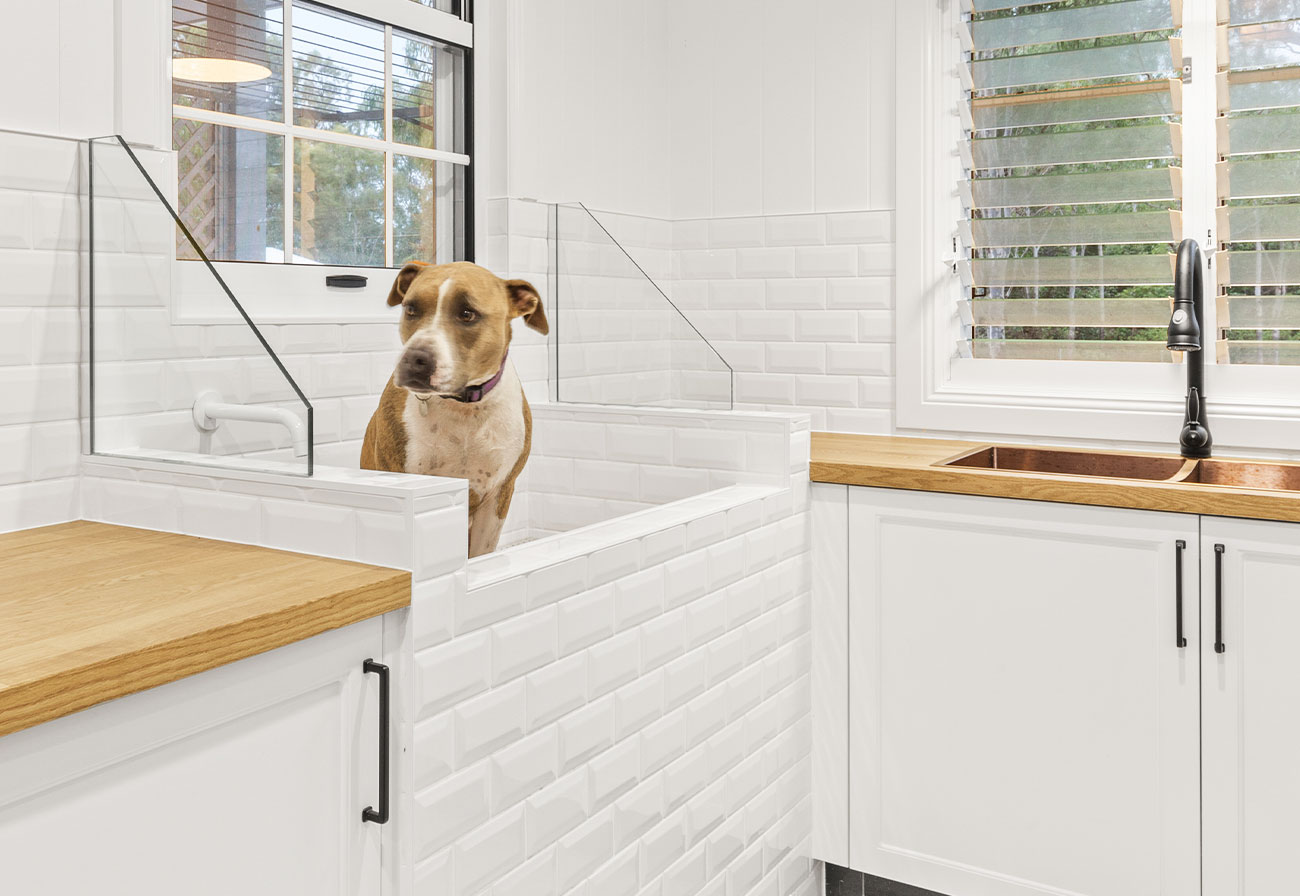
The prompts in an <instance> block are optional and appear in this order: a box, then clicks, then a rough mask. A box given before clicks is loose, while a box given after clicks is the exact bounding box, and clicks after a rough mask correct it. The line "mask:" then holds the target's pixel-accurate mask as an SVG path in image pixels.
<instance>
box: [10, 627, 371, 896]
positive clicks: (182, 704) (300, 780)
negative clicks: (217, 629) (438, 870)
mask: <svg viewBox="0 0 1300 896" xmlns="http://www.w3.org/2000/svg"><path fill="white" fill-rule="evenodd" d="M381 625H382V621H381V620H380V619H372V620H367V621H366V622H361V623H357V624H355V625H351V626H348V627H346V628H343V629H338V630H336V631H332V632H327V633H325V634H322V635H318V636H316V637H314V638H310V639H308V640H306V641H302V642H300V643H297V644H293V645H290V646H288V647H283V648H280V649H278V650H273V651H270V652H268V653H265V654H262V655H259V656H254V657H251V658H249V659H246V660H242V661H240V662H237V663H232V664H230V665H227V666H223V667H220V668H217V669H213V670H211V671H209V672H204V673H202V674H199V675H195V676H192V677H190V678H186V679H182V680H180V681H177V682H174V683H172V684H168V685H163V686H162V687H158V688H154V689H152V690H149V691H144V692H142V693H139V694H133V695H131V696H129V697H124V698H122V699H120V700H114V701H110V702H108V703H105V704H101V705H100V706H96V707H93V708H91V709H88V710H86V711H84V712H80V713H75V714H73V715H71V716H67V717H65V718H62V719H58V720H56V721H53V722H49V723H46V724H44V725H40V726H37V727H35V728H31V729H28V730H26V731H19V732H16V733H14V734H11V735H8V736H7V737H0V890H2V891H3V892H6V893H32V894H35V893H48V894H74V893H77V894H91V893H93V894H95V896H177V894H182V893H183V894H185V896H230V894H234V893H238V894H241V896H249V894H255V896H378V894H379V893H380V891H381V877H380V873H381V869H380V867H379V859H380V838H381V836H383V833H382V829H381V828H380V827H378V826H376V825H374V824H369V823H365V822H363V821H362V818H361V813H362V809H363V808H365V807H366V806H367V805H374V804H375V803H374V801H375V800H376V799H377V798H378V794H377V786H378V782H377V772H376V762H377V756H378V752H377V751H378V747H377V740H378V720H377V712H378V695H377V686H376V683H375V681H374V680H373V679H374V678H375V676H374V675H369V676H367V675H366V674H365V673H364V671H363V670H362V663H363V662H364V661H365V660H366V659H367V658H368V657H374V658H376V659H379V658H381V657H382V654H381V650H382V634H381Z"/></svg>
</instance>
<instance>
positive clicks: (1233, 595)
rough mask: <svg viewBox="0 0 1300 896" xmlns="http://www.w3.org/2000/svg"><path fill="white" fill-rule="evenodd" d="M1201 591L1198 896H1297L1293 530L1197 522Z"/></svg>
mask: <svg viewBox="0 0 1300 896" xmlns="http://www.w3.org/2000/svg"><path fill="white" fill-rule="evenodd" d="M1220 547H1221V552H1220V551H1219V550H1216V549H1217V548H1220ZM1201 583H1202V584H1201V619H1202V621H1201V626H1202V631H1203V634H1202V637H1201V699H1202V704H1203V705H1202V724H1201V731H1202V750H1203V756H1202V768H1203V789H1202V799H1203V801H1204V803H1203V805H1204V836H1205V840H1204V850H1205V878H1204V887H1205V888H1204V891H1203V892H1204V893H1205V894H1206V896H1274V894H1278V893H1286V892H1294V891H1295V889H1296V883H1295V878H1296V871H1295V854H1296V844H1297V842H1300V812H1297V808H1296V807H1297V806H1300V710H1298V709H1297V708H1298V707H1300V648H1298V647H1297V643H1298V641H1297V639H1298V638H1300V526H1296V525H1294V524H1290V523H1261V522H1253V521H1247V520H1225V519H1214V518H1210V517H1206V518H1204V519H1203V520H1202V525H1201ZM1220 620H1221V626H1219V625H1216V623H1217V622H1218V621H1220ZM1216 641H1217V642H1220V643H1221V644H1222V648H1223V649H1222V652H1221V653H1220V652H1216V650H1215V643H1216Z"/></svg>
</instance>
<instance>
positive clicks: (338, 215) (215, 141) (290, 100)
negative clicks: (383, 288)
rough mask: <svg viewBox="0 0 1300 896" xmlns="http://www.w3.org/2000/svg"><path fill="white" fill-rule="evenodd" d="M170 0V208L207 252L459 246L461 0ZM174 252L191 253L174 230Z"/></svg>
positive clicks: (348, 260) (464, 118)
mask: <svg viewBox="0 0 1300 896" xmlns="http://www.w3.org/2000/svg"><path fill="white" fill-rule="evenodd" d="M335 5H336V6H344V7H347V8H346V9H337V8H333V7H326V6H322V5H319V4H316V3H310V2H304V0H173V7H172V57H173V58H172V103H173V107H172V108H173V114H172V142H173V149H174V150H175V151H176V153H177V205H178V211H179V213H180V215H181V218H182V220H183V221H184V222H185V224H186V226H187V227H188V228H189V229H190V231H191V232H192V234H193V235H194V238H195V240H196V241H197V242H198V244H199V246H201V247H202V248H203V251H204V252H205V253H206V254H207V255H208V256H209V258H211V259H212V260H214V261H246V262H274V263H296V264H327V265H355V266H376V267H392V266H396V265H401V264H403V263H405V262H407V261H411V260H419V261H426V262H444V261H452V260H457V259H463V258H466V257H468V256H469V255H470V253H471V246H470V239H471V237H470V232H469V231H470V227H469V217H470V216H469V202H470V195H471V183H470V178H469V173H470V155H469V152H470V147H471V143H470V133H469V128H470V124H471V120H470V110H469V103H468V72H469V66H470V62H471V60H470V48H469V46H467V45H465V44H460V43H457V42H456V40H455V39H454V37H452V36H451V35H456V34H463V33H464V31H463V29H464V22H463V20H462V18H461V16H462V15H463V11H462V10H461V8H460V7H461V4H460V2H458V0H414V2H412V4H411V7H412V9H413V10H414V11H415V12H414V13H413V14H411V15H407V16H404V17H403V21H402V23H390V22H380V21H375V20H374V19H372V18H367V17H366V16H365V15H364V13H365V12H368V11H370V10H369V7H370V4H368V3H367V2H365V0H352V2H344V3H340V4H335ZM177 252H178V257H181V258H186V257H193V255H194V253H193V250H192V249H191V248H190V246H189V244H188V243H187V242H186V241H184V240H181V241H179V242H178V245H177Z"/></svg>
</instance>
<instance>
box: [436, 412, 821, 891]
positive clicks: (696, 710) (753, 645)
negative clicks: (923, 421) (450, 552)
mask: <svg viewBox="0 0 1300 896" xmlns="http://www.w3.org/2000/svg"><path fill="white" fill-rule="evenodd" d="M797 433H805V434H806V430H802V429H796V430H794V431H793V433H792V435H794V434H797ZM791 441H797V438H795V439H792V440H791ZM796 455H797V448H792V447H787V460H786V467H787V469H786V471H785V485H783V486H778V485H772V486H755V487H748V488H747V487H735V488H732V489H726V490H723V491H722V492H715V493H711V494H709V495H704V496H701V497H697V498H692V499H688V500H686V501H683V502H680V503H679V504H678V505H675V506H674V507H665V508H660V509H659V510H657V511H654V512H652V513H651V514H648V515H645V516H642V517H641V518H640V519H639V520H638V523H637V525H636V527H635V528H634V529H631V530H628V534H627V535H626V536H625V535H622V534H620V532H619V531H617V530H603V529H602V530H600V531H599V533H598V534H595V535H592V536H589V538H588V540H586V541H582V540H581V539H580V538H579V536H577V535H573V536H562V537H561V538H560V539H558V540H555V541H554V548H553V549H551V550H549V551H546V552H532V554H531V558H530V560H525V561H523V562H509V561H510V560H511V559H512V558H511V555H514V558H513V559H514V560H518V559H519V558H520V557H521V556H527V555H529V546H525V547H523V548H519V549H516V550H514V551H508V552H506V553H505V554H503V555H501V557H500V559H498V558H491V557H489V558H481V559H480V560H474V561H471V562H470V585H469V588H468V589H467V590H466V591H465V592H463V594H462V595H461V596H460V599H463V600H464V601H465V603H466V604H468V605H475V604H477V603H478V602H479V601H485V602H487V603H488V604H490V605H493V606H498V605H502V604H501V598H500V597H499V596H498V595H502V594H514V595H518V596H517V597H515V598H511V599H507V600H506V602H505V604H504V605H505V606H509V607H510V610H509V611H508V613H505V614H501V615H500V616H499V617H498V621H495V622H485V619H488V618H491V617H484V616H482V615H478V614H475V615H474V616H472V617H467V618H464V619H462V621H461V622H460V623H458V624H457V626H456V628H455V631H454V633H452V634H451V635H450V636H449V637H447V638H446V640H443V641H441V642H440V643H437V644H434V645H432V646H427V647H425V648H424V649H422V650H419V651H418V652H417V654H416V658H415V665H416V668H417V678H418V681H419V683H420V684H419V688H418V690H419V693H418V696H417V706H418V707H419V709H418V711H417V714H416V719H417V721H416V728H415V731H416V733H415V743H416V751H415V752H416V770H415V777H414V780H415V784H416V787H417V792H416V793H415V795H414V803H415V812H416V815H415V823H416V828H417V833H416V836H415V838H414V840H415V845H416V862H417V865H416V869H415V876H416V880H417V881H418V882H420V883H418V884H417V892H429V893H433V892H435V891H434V890H432V889H428V890H425V889H420V888H421V887H424V886H426V883H425V882H433V881H436V882H438V883H437V885H438V886H440V887H442V888H443V889H439V890H437V891H436V892H439V893H448V894H453V896H475V894H485V893H490V894H491V896H515V894H517V893H518V892H520V888H521V887H523V888H525V889H526V890H527V891H528V892H530V893H554V894H583V896H595V894H601V896H607V894H626V896H635V894H646V893H655V894H659V893H665V894H666V893H679V894H683V896H687V894H689V896H695V894H708V893H715V894H719V896H721V894H734V896H759V894H764V896H768V894H770V896H784V894H800V896H805V894H812V893H814V892H815V891H816V886H817V880H816V876H815V874H814V868H813V864H812V863H811V862H810V861H809V860H808V859H807V858H806V856H807V854H808V838H809V836H810V834H811V824H812V817H811V805H810V801H809V792H810V782H811V764H810V762H811V760H810V750H811V741H810V737H811V728H810V716H809V708H810V699H811V697H810V693H809V675H810V663H811V656H810V650H809V632H810V626H811V619H810V601H811V596H810V587H811V569H810V566H809V564H810V559H809V558H810V554H809V550H810V547H811V541H810V534H809V531H808V514H807V512H806V511H807V509H808V502H807V494H806V490H804V492H803V494H802V497H799V498H795V496H794V491H793V489H792V488H791V487H790V486H791V485H793V483H794V482H795V481H796V480H804V481H806V478H807V461H806V455H804V457H803V459H801V460H798V461H796V462H795V464H794V466H796V467H797V468H798V469H797V471H795V472H793V473H791V472H790V470H789V466H790V462H789V460H788V458H789V457H790V456H796ZM673 511H676V514H677V515H674V513H673ZM697 524H699V525H697ZM566 542H576V543H570V544H567V545H566ZM557 550H558V551H559V552H560V553H559V554H557V553H556V551H557ZM569 554H574V555H575V556H572V557H569V556H568V555H569ZM566 558H567V559H566ZM683 573H685V574H683ZM525 600H526V602H527V606H528V610H527V611H526V612H524V611H523V610H522V607H523V605H524V602H525ZM417 619H418V615H417ZM424 643H427V641H425V642H424ZM525 882H526V883H525ZM489 883H494V886H492V887H491V889H490V891H489V890H487V889H485V887H486V886H487V885H488V884H489ZM428 885H429V886H432V883H429V884H428Z"/></svg>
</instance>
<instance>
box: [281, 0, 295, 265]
mask: <svg viewBox="0 0 1300 896" xmlns="http://www.w3.org/2000/svg"><path fill="white" fill-rule="evenodd" d="M283 18H284V27H283V29H282V30H283V31H284V38H283V40H282V43H283V45H284V46H283V47H282V48H281V49H282V51H283V53H284V63H283V64H284V77H283V78H282V79H281V80H282V81H283V82H284V125H285V134H284V227H283V229H284V261H285V262H292V261H293V238H294V222H293V185H294V170H293V141H294V136H293V132H292V128H291V127H290V126H291V125H292V124H293V0H284V16H283Z"/></svg>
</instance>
